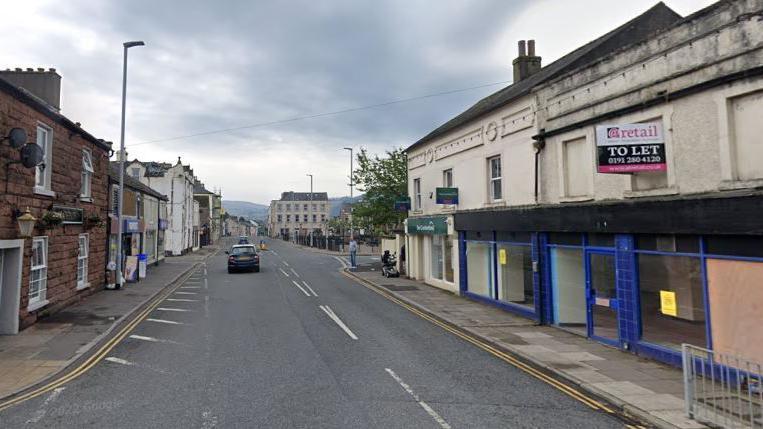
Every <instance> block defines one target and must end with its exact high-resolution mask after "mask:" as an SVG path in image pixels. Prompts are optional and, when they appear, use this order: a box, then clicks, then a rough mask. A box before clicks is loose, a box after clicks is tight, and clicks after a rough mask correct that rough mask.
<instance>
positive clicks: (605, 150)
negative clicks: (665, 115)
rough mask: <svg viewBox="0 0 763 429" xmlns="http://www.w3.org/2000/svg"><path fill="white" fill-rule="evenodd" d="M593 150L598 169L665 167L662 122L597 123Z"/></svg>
mask: <svg viewBox="0 0 763 429" xmlns="http://www.w3.org/2000/svg"><path fill="white" fill-rule="evenodd" d="M596 151H597V171H598V172H599V173H615V174H619V173H637V172H644V171H666V170H667V164H666V159H665V158H666V157H665V137H664V135H663V131H662V123H661V122H646V123H639V124H619V125H618V124H615V125H599V126H597V127H596Z"/></svg>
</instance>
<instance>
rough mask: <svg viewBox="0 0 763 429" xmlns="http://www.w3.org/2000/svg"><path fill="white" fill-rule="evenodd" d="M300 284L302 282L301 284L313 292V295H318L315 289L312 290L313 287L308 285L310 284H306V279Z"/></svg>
mask: <svg viewBox="0 0 763 429" xmlns="http://www.w3.org/2000/svg"><path fill="white" fill-rule="evenodd" d="M302 284H303V285H305V287H306V288H307V289H308V290H309V291H310V292H312V293H313V295H315V296H318V294H317V293H315V291H314V290H313V288H311V287H310V285H309V284H307V282H306V281H304V280H302Z"/></svg>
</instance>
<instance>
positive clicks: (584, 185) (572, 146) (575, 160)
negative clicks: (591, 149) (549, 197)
mask: <svg viewBox="0 0 763 429" xmlns="http://www.w3.org/2000/svg"><path fill="white" fill-rule="evenodd" d="M563 152H564V153H563V156H564V195H565V196H567V197H578V196H584V195H588V194H589V193H590V191H589V189H588V183H589V180H588V177H589V175H590V174H591V171H592V168H593V166H592V165H591V158H590V154H589V153H588V145H587V144H586V139H585V137H582V138H579V139H575V140H570V141H566V142H564V143H563Z"/></svg>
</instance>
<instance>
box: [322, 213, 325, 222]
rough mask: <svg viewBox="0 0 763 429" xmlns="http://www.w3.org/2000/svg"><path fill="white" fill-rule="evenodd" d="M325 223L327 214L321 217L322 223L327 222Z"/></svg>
mask: <svg viewBox="0 0 763 429" xmlns="http://www.w3.org/2000/svg"><path fill="white" fill-rule="evenodd" d="M325 221H326V215H325V214H322V215H321V222H325Z"/></svg>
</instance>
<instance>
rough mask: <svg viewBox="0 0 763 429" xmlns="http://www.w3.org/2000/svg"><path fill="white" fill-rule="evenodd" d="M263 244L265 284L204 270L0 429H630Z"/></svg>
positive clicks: (303, 259) (334, 266) (335, 263)
mask: <svg viewBox="0 0 763 429" xmlns="http://www.w3.org/2000/svg"><path fill="white" fill-rule="evenodd" d="M269 246H270V249H272V250H270V251H264V252H261V271H260V272H259V273H236V274H228V273H227V271H226V258H225V255H222V254H218V255H216V256H213V257H211V258H209V259H208V260H206V261H205V262H204V264H203V265H202V266H200V267H197V268H196V269H194V270H193V271H192V272H191V273H190V275H189V276H188V277H187V278H184V279H183V280H181V281H180V282H178V283H177V285H175V286H171V287H170V288H168V289H167V290H166V291H165V292H163V293H162V294H161V295H160V296H159V297H157V300H156V301H155V304H153V303H154V301H152V304H151V305H150V306H148V307H147V308H146V310H145V311H143V312H141V314H140V316H139V317H137V318H136V319H135V320H134V322H132V323H131V325H129V326H130V330H129V331H126V333H125V336H124V337H123V338H119V337H117V339H116V340H115V341H116V342H115V344H114V346H113V347H111V348H109V349H108V350H105V351H104V352H103V353H100V354H98V355H96V356H95V360H94V361H93V364H92V365H91V366H90V367H88V368H84V369H82V370H81V372H80V374H79V375H78V376H77V377H76V378H72V379H70V380H69V381H68V382H66V383H63V384H59V385H56V386H49V387H47V388H46V389H44V391H41V392H40V393H39V394H38V395H36V396H34V397H31V398H29V399H27V400H25V401H23V402H20V403H16V404H14V405H12V406H3V405H2V403H0V422H2V426H4V427H14V428H22V427H56V428H58V427H64V428H68V427H76V428H80V427H97V428H101V427H109V428H133V427H135V428H142V427H164V428H213V427H226V428H227V427H247V428H248V427H268V428H271V427H272V428H281V427H298V428H307V427H310V428H323V427H326V428H361V427H362V428H365V427H383V428H410V427H415V428H440V429H447V428H461V427H465V428H502V427H512V428H621V427H637V424H636V423H634V422H633V421H631V420H627V419H624V418H623V417H622V416H621V415H619V414H617V413H613V412H611V411H608V410H607V409H605V407H603V406H602V405H601V404H600V403H599V402H597V401H596V400H595V399H594V398H586V397H585V396H583V395H582V394H581V393H580V392H577V391H573V390H572V389H570V388H567V387H565V386H561V385H559V383H558V382H554V380H549V379H545V378H543V377H542V375H539V374H536V373H533V371H532V370H531V369H529V368H525V367H522V365H519V364H516V363H512V362H511V360H509V359H507V358H506V357H505V356H503V355H502V354H501V353H499V352H497V351H490V350H489V349H486V348H484V347H483V346H481V345H479V344H478V343H476V342H475V341H474V340H473V339H470V338H466V337H464V336H462V335H459V334H456V333H454V332H451V331H450V330H448V329H444V328H443V326H440V325H438V324H436V323H433V322H432V321H431V320H429V319H427V318H426V317H424V316H423V315H421V314H416V313H414V312H412V311H410V309H408V308H405V307H403V306H401V305H399V304H398V303H396V302H393V301H392V300H390V299H389V298H387V297H385V296H382V295H381V294H379V293H377V292H376V291H375V290H374V289H372V288H369V287H364V286H363V285H361V284H359V283H358V281H357V280H355V279H351V278H349V277H347V276H346V275H345V274H344V272H343V271H342V270H341V268H342V267H343V263H342V261H341V258H337V257H334V256H333V255H324V254H320V253H314V252H309V251H306V250H304V249H297V248H295V247H293V246H290V245H288V244H285V243H276V242H271V243H269ZM360 261H361V263H362V264H372V263H374V258H370V257H361V258H360Z"/></svg>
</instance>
